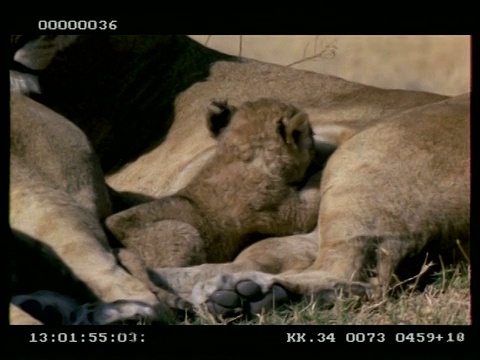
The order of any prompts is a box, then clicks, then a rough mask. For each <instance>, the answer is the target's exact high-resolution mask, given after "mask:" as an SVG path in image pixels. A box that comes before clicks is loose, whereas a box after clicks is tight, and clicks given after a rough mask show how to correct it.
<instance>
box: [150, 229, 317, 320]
mask: <svg viewBox="0 0 480 360" xmlns="http://www.w3.org/2000/svg"><path fill="white" fill-rule="evenodd" d="M317 243H318V241H317V235H316V231H314V232H311V233H310V234H306V235H295V236H287V237H278V238H269V239H264V240H261V241H259V242H256V243H254V244H253V245H251V246H249V247H248V248H246V249H245V250H243V251H242V252H241V253H240V254H239V255H238V256H237V258H236V259H235V260H234V261H233V262H231V263H222V264H202V265H198V266H192V267H184V268H177V267H174V268H172V267H166V268H154V269H151V270H150V271H149V272H150V278H151V279H152V281H153V282H154V283H155V284H157V285H158V286H160V287H163V288H167V289H169V290H170V291H172V292H174V293H176V294H178V295H180V296H181V297H182V298H184V299H186V300H187V301H189V302H190V303H191V304H193V305H194V306H196V307H197V308H202V307H203V305H204V304H207V307H208V308H209V310H210V311H211V312H212V313H216V314H221V315H231V314H234V313H237V312H238V311H245V312H247V313H255V312H258V311H260V309H261V308H262V307H268V306H271V305H280V304H281V303H282V302H284V301H286V300H287V299H288V297H287V294H286V293H285V291H284V290H283V289H281V288H280V287H277V288H275V287H273V288H272V287H269V288H266V287H263V288H261V287H259V286H256V285H255V284H254V283H253V282H252V281H250V280H248V281H247V282H244V283H243V284H240V286H239V288H238V289H239V293H237V290H238V289H237V287H236V285H237V284H231V285H232V286H226V285H227V284H226V283H222V279H220V280H219V281H218V282H214V283H211V282H209V280H210V279H212V278H216V277H217V276H218V274H221V275H220V278H222V277H228V275H231V274H236V273H240V274H244V273H245V272H247V271H261V272H262V274H278V273H287V272H296V271H300V270H303V269H306V268H307V267H308V266H310V265H311V264H312V263H313V261H314V260H315V255H316V253H317ZM272 249H275V251H271V250H272ZM225 281H227V282H228V280H227V278H226V279H225ZM212 288H215V289H217V288H218V289H219V290H220V291H216V292H214V296H210V294H211V293H212ZM242 298H243V300H241V299H242ZM240 304H243V306H240Z"/></svg>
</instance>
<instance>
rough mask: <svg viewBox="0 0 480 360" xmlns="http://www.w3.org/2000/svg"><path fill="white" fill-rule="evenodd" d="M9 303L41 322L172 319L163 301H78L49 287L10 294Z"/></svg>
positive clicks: (99, 322)
mask: <svg viewBox="0 0 480 360" xmlns="http://www.w3.org/2000/svg"><path fill="white" fill-rule="evenodd" d="M12 303H13V304H15V305H17V306H18V307H20V308H21V309H23V310H24V311H26V312H27V313H29V314H30V315H32V316H33V317H34V318H36V319H38V320H40V321H41V322H42V323H44V324H45V325H107V324H132V325H133V324H151V323H172V322H173V319H172V318H171V313H170V310H169V309H168V308H166V307H165V306H164V305H163V304H158V305H157V306H155V307H153V306H150V305H148V304H145V303H143V302H140V301H133V300H118V301H114V302H111V303H103V302H96V303H87V304H83V305H79V304H78V303H77V302H76V301H75V300H74V299H71V298H69V297H67V296H63V295H61V294H58V293H54V292H51V291H38V292H36V293H33V294H29V295H19V296H14V297H13V298H12Z"/></svg>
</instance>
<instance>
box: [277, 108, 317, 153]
mask: <svg viewBox="0 0 480 360" xmlns="http://www.w3.org/2000/svg"><path fill="white" fill-rule="evenodd" d="M277 125H278V132H279V133H280V136H281V137H282V138H283V140H284V141H285V143H286V144H287V145H295V146H297V147H299V146H300V145H301V144H303V143H304V142H305V141H306V140H308V139H311V138H312V136H313V131H312V127H311V125H310V121H309V119H308V115H307V114H306V113H304V112H303V111H299V112H297V113H295V114H293V115H292V116H290V117H283V118H281V119H280V120H278V121H277Z"/></svg>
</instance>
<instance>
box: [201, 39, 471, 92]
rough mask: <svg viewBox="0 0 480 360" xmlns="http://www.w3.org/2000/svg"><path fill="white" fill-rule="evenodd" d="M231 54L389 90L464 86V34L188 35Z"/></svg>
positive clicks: (467, 56) (466, 62)
mask: <svg viewBox="0 0 480 360" xmlns="http://www.w3.org/2000/svg"><path fill="white" fill-rule="evenodd" d="M191 37H192V38H193V39H195V40H196V41H198V42H200V43H202V44H204V45H206V46H208V47H211V48H214V49H217V50H220V51H223V52H226V53H229V54H234V55H241V56H245V57H248V58H252V59H256V60H260V61H265V62H269V63H275V64H281V65H287V66H292V67H294V68H298V69H305V70H311V71H315V72H319V73H324V74H330V75H335V76H339V77H342V78H344V79H346V80H351V81H356V82H360V83H364V84H368V85H374V86H378V87H383V88H390V89H409V90H422V91H430V92H435V93H439V94H443V95H459V94H462V93H464V92H467V91H469V90H470V78H471V75H470V70H471V68H470V50H471V46H470V45H471V44H470V40H471V39H470V36H468V35H455V36H451V35H428V36H426V35H406V36H400V35H381V36H377V35H368V36H365V35H355V36H350V35H348V36H347V35H341V36H333V35H191Z"/></svg>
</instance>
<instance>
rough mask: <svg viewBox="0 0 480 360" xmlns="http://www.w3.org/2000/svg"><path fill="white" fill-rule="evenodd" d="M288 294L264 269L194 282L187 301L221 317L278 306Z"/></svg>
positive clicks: (289, 296) (284, 300) (286, 298)
mask: <svg viewBox="0 0 480 360" xmlns="http://www.w3.org/2000/svg"><path fill="white" fill-rule="evenodd" d="M290 298H291V294H290V293H289V292H288V291H287V290H286V289H285V288H284V287H283V286H281V285H279V284H276V283H273V282H272V281H271V276H270V275H269V274H264V273H257V272H252V273H247V274H228V275H225V274H223V275H219V276H218V277H215V278H213V279H210V280H208V281H207V282H205V283H202V284H197V286H195V288H194V290H193V292H192V295H191V297H190V301H191V302H192V303H194V304H196V305H197V306H198V307H205V306H206V308H207V310H208V311H209V312H210V313H211V314H213V315H215V316H221V317H223V318H228V317H234V316H237V315H240V314H244V315H247V316H250V315H255V314H259V313H261V312H262V311H268V310H270V309H274V308H276V307H279V306H281V305H282V304H284V303H285V302H287V301H288V300H290Z"/></svg>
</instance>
